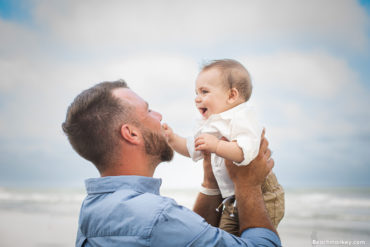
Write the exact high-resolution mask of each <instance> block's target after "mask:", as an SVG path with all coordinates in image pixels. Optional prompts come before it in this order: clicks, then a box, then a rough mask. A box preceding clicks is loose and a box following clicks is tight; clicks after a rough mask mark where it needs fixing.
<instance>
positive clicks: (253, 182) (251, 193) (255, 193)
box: [225, 130, 277, 234]
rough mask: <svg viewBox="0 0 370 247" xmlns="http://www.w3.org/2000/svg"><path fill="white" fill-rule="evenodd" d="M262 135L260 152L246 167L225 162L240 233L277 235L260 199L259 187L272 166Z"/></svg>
mask: <svg viewBox="0 0 370 247" xmlns="http://www.w3.org/2000/svg"><path fill="white" fill-rule="evenodd" d="M264 135H265V130H264V131H263V133H262V137H261V145H260V150H259V153H258V155H257V157H256V158H255V159H254V160H253V161H252V162H251V163H250V164H249V165H248V166H236V165H234V164H233V163H232V162H230V161H226V162H225V163H226V167H227V169H228V172H229V175H230V178H231V179H232V181H233V182H234V186H235V197H236V200H237V202H238V212H239V222H240V232H243V231H245V230H246V229H248V228H256V227H261V228H267V229H269V230H271V231H273V232H275V233H276V234H277V231H276V229H275V227H274V226H273V225H272V223H271V221H270V218H269V216H268V213H267V210H266V207H265V203H264V200H263V197H262V191H261V185H262V183H263V182H264V180H265V179H266V177H267V175H268V174H269V172H270V171H271V169H272V167H273V166H274V160H273V159H271V158H270V157H271V151H270V149H269V148H268V141H267V139H266V138H265V137H264Z"/></svg>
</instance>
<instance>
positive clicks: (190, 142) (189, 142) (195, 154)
mask: <svg viewBox="0 0 370 247" xmlns="http://www.w3.org/2000/svg"><path fill="white" fill-rule="evenodd" d="M186 147H187V149H188V152H189V155H190V157H191V158H192V159H193V161H194V162H197V161H198V160H201V159H202V158H203V155H202V152H201V151H195V146H194V137H193V136H190V137H188V138H186Z"/></svg>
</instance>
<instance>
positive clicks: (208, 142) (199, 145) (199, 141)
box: [194, 134, 220, 153]
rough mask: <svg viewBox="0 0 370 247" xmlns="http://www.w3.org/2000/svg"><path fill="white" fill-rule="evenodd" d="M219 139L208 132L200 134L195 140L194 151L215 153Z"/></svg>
mask: <svg viewBox="0 0 370 247" xmlns="http://www.w3.org/2000/svg"><path fill="white" fill-rule="evenodd" d="M219 141H220V140H219V139H217V137H215V136H213V135H210V134H201V135H200V136H198V137H197V138H196V139H195V141H194V144H195V150H196V151H207V152H210V153H216V150H217V145H218V142H219Z"/></svg>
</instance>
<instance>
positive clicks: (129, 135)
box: [121, 124, 140, 144]
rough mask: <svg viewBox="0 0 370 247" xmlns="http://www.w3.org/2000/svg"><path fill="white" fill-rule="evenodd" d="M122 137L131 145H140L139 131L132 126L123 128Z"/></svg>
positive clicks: (125, 125)
mask: <svg viewBox="0 0 370 247" xmlns="http://www.w3.org/2000/svg"><path fill="white" fill-rule="evenodd" d="M121 137H122V138H123V139H124V140H125V141H127V142H129V143H131V144H139V143H140V132H139V129H138V128H137V127H136V126H134V125H132V124H124V125H122V126H121Z"/></svg>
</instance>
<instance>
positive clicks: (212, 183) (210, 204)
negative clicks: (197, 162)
mask: <svg viewBox="0 0 370 247" xmlns="http://www.w3.org/2000/svg"><path fill="white" fill-rule="evenodd" d="M203 170H204V176H203V183H202V186H203V187H204V188H207V189H218V185H217V182H216V178H215V176H214V175H213V172H212V166H211V155H210V154H209V153H208V154H205V155H204V159H203ZM221 202H222V197H221V194H219V195H206V194H203V193H199V194H198V197H197V199H196V201H195V204H194V208H193V211H194V212H195V213H197V214H199V215H200V216H202V217H203V218H204V219H205V220H206V221H207V222H208V223H209V224H210V225H212V226H216V227H218V225H219V222H220V217H221V213H220V212H217V211H216V208H217V207H218V206H219V205H220V204H221Z"/></svg>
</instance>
